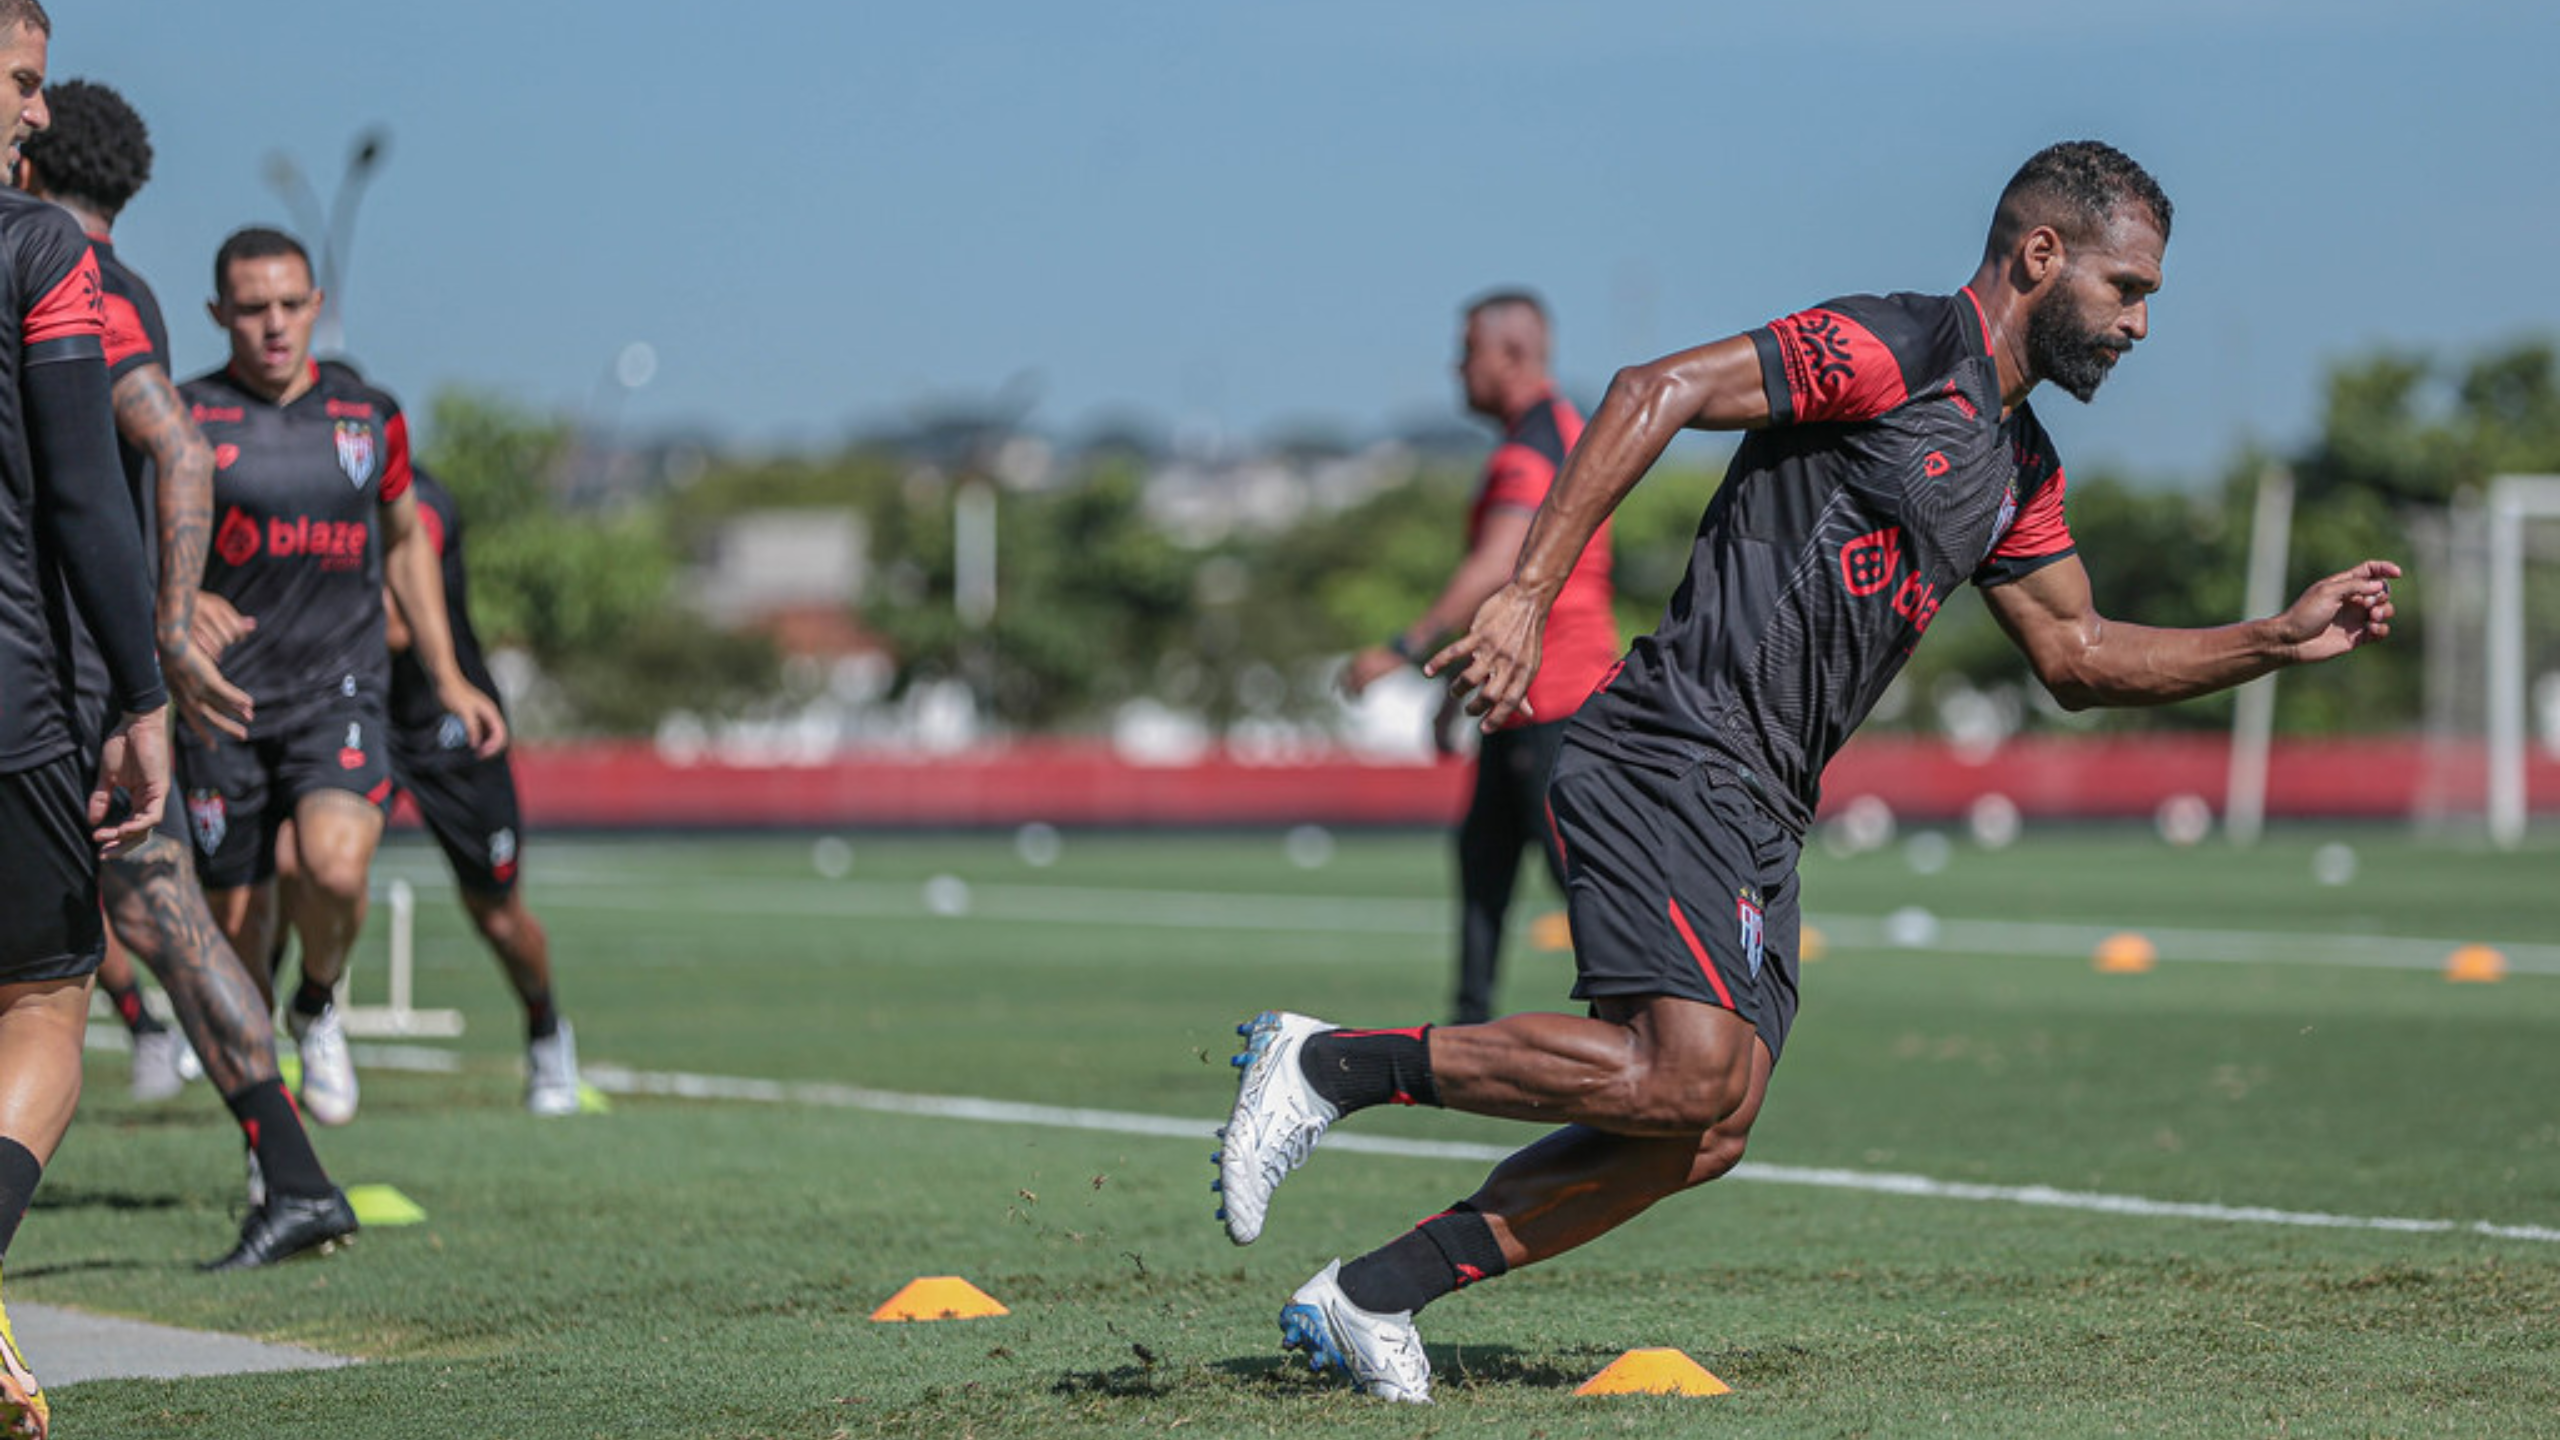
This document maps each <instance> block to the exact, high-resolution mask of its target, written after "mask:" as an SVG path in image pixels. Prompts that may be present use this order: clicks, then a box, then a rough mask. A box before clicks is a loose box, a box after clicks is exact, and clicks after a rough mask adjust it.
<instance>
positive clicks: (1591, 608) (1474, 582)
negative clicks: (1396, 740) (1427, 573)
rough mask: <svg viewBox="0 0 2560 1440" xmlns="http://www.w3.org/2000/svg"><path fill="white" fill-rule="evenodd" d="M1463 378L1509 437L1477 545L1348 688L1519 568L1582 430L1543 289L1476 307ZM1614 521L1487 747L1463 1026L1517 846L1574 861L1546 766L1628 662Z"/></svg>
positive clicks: (1444, 744) (1491, 477)
mask: <svg viewBox="0 0 2560 1440" xmlns="http://www.w3.org/2000/svg"><path fill="white" fill-rule="evenodd" d="M1460 345H1461V349H1460V352H1459V358H1458V383H1459V385H1460V386H1461V387H1462V388H1463V389H1464V390H1465V392H1466V401H1467V408H1468V409H1469V410H1472V411H1474V412H1475V413H1476V414H1478V415H1482V416H1484V417H1485V418H1486V419H1488V420H1491V421H1493V422H1494V423H1495V424H1497V425H1500V426H1501V427H1502V443H1501V445H1500V446H1499V447H1497V448H1496V449H1495V450H1494V452H1493V456H1492V458H1491V459H1489V460H1487V461H1486V462H1485V469H1484V482H1483V484H1482V485H1481V486H1480V487H1479V488H1478V489H1477V491H1476V498H1475V504H1474V507H1473V508H1472V509H1471V510H1470V511H1469V512H1468V514H1467V553H1466V556H1465V558H1464V559H1462V560H1460V561H1459V562H1458V568H1457V571H1456V572H1455V573H1453V574H1452V575H1450V577H1449V579H1448V583H1446V584H1445V585H1443V586H1441V588H1440V594H1439V595H1438V596H1437V597H1436V598H1434V599H1433V600H1432V602H1431V604H1430V606H1429V608H1427V609H1425V610H1424V611H1423V612H1422V614H1421V616H1420V617H1419V618H1417V619H1416V620H1414V622H1413V623H1412V624H1410V625H1407V626H1406V627H1404V628H1403V629H1402V630H1399V631H1397V632H1396V633H1395V634H1394V635H1391V636H1389V637H1388V639H1387V642H1386V643H1385V644H1383V645H1377V646H1372V647H1371V648H1369V649H1367V650H1363V651H1361V652H1360V653H1359V654H1357V655H1354V656H1353V657H1351V665H1350V668H1349V669H1348V670H1346V671H1345V672H1344V673H1343V677H1342V688H1343V690H1344V691H1345V692H1346V693H1348V694H1350V695H1351V696H1352V697H1354V698H1355V699H1356V698H1357V697H1358V696H1359V695H1360V693H1361V692H1362V691H1364V690H1366V689H1368V688H1369V687H1370V686H1371V685H1373V684H1375V683H1377V681H1378V680H1380V679H1381V678H1383V677H1385V676H1387V675H1389V674H1391V673H1393V672H1395V671H1397V670H1400V669H1402V668H1404V667H1405V666H1408V665H1419V664H1421V663H1422V661H1423V660H1424V658H1426V657H1427V656H1429V655H1430V654H1431V652H1432V651H1433V650H1435V649H1437V648H1439V645H1440V642H1441V640H1442V639H1443V638H1445V637H1446V636H1447V635H1448V634H1449V633H1450V632H1451V631H1453V630H1455V629H1457V628H1458V627H1459V626H1461V625H1464V624H1465V623H1466V622H1467V620H1468V618H1469V617H1470V616H1472V615H1474V614H1475V613H1476V607H1477V606H1479V605H1482V604H1483V603H1484V602H1485V601H1486V600H1487V599H1488V598H1490V597H1491V596H1492V594H1493V592H1494V591H1496V590H1499V589H1501V588H1502V586H1503V584H1504V583H1505V582H1506V581H1508V580H1510V578H1511V567H1512V565H1513V564H1514V563H1515V562H1516V561H1518V560H1519V558H1520V542H1521V541H1522V540H1523V539H1525V538H1526V537H1527V536H1528V533H1529V517H1530V516H1531V515H1534V514H1536V513H1537V510H1538V504H1539V502H1540V501H1543V500H1545V499H1546V498H1547V487H1549V486H1550V485H1553V484H1554V483H1555V478H1556V472H1557V471H1558V470H1560V469H1562V468H1563V466H1564V458H1565V454H1566V452H1568V451H1570V450H1572V449H1573V442H1574V441H1575V440H1577V439H1579V438H1580V437H1581V435H1582V416H1581V415H1580V414H1579V413H1577V412H1576V411H1575V410H1574V408H1573V405H1572V402H1570V401H1568V400H1566V399H1565V398H1564V397H1563V396H1561V395H1558V394H1557V393H1556V387H1555V380H1554V378H1553V376H1552V374H1551V372H1550V370H1549V368H1548V350H1549V340H1548V326H1547V311H1546V307H1545V305H1543V304H1541V303H1540V302H1539V300H1538V298H1537V297H1536V296H1535V295H1532V294H1529V293H1528V292H1526V291H1521V290H1505V291H1499V292H1496V293H1494V294H1491V295H1487V296H1484V297H1483V298H1481V299H1479V300H1477V301H1476V302H1475V303H1474V304H1472V305H1470V306H1468V307H1467V311H1466V324H1465V329H1464V330H1463V332H1462V334H1461V340H1460ZM1613 599H1614V595H1613V592H1612V591H1611V589H1610V585H1609V526H1608V522H1607V521H1605V520H1604V521H1602V522H1601V525H1600V528H1599V529H1598V530H1597V531H1595V532H1593V534H1592V537H1591V543H1590V544H1589V545H1588V546H1586V547H1584V549H1583V552H1582V554H1581V556H1580V557H1579V558H1578V559H1577V560H1576V561H1575V562H1574V567H1573V573H1572V574H1571V575H1569V576H1568V577H1566V579H1565V584H1564V591H1563V593H1562V594H1560V595H1559V596H1557V597H1556V605H1555V610H1554V613H1553V615H1552V617H1551V618H1550V619H1549V621H1548V625H1547V664H1546V668H1544V669H1543V670H1541V671H1539V672H1538V678H1537V681H1536V684H1535V686H1534V687H1533V689H1532V691H1531V694H1530V696H1529V700H1528V703H1527V704H1526V705H1524V706H1522V707H1521V710H1520V713H1519V714H1517V715H1515V716H1514V717H1512V719H1511V720H1510V722H1509V723H1507V724H1505V725H1503V726H1502V727H1500V728H1499V729H1494V730H1489V731H1487V732H1486V733H1485V735H1484V737H1483V741H1482V744H1481V746H1480V748H1479V749H1478V751H1477V754H1476V774H1475V791H1474V794H1473V795H1472V796H1471V797H1470V798H1469V799H1468V802H1467V814H1466V818H1465V819H1464V820H1462V821H1460V822H1459V825H1458V993H1457V1001H1456V1005H1455V1007H1454V1009H1455V1018H1456V1021H1457V1023H1458V1024H1461V1025H1475V1024H1481V1023H1482V1022H1484V1021H1486V1020H1489V1019H1491V1018H1493V988H1494V981H1495V978H1496V973H1497V970H1498V968H1499V967H1500V965H1501V962H1502V939H1503V927H1504V923H1505V921H1506V920H1507V919H1508V918H1509V916H1510V913H1511V896H1512V892H1513V890H1514V889H1515V888H1516V887H1517V886H1518V884H1519V880H1520V853H1521V852H1522V851H1523V850H1526V849H1528V848H1529V847H1530V846H1532V845H1535V846H1537V847H1538V849H1539V852H1540V853H1541V854H1543V855H1545V856H1546V860H1547V873H1548V874H1550V875H1552V876H1554V877H1555V882H1556V889H1557V890H1559V891H1561V890H1563V889H1564V857H1563V856H1562V855H1561V854H1559V853H1558V852H1557V850H1556V843H1555V832H1554V828H1553V827H1552V826H1551V825H1549V824H1548V822H1547V804H1546V800H1547V772H1548V771H1549V770H1551V769H1553V768H1554V767H1555V760H1556V747H1557V746H1559V745H1561V744H1562V743H1564V728H1565V725H1566V723H1567V722H1569V721H1570V720H1572V718H1573V712H1574V709H1575V707H1577V706H1579V705H1580V704H1581V703H1582V698H1583V697H1584V696H1585V695H1588V694H1590V693H1591V687H1592V686H1594V685H1596V684H1598V683H1599V682H1600V677H1601V675H1603V674H1604V673H1606V672H1607V670H1608V668H1609V666H1610V664H1611V663H1612V662H1613V661H1615V660H1616V659H1617V658H1618V622H1617V619H1616V617H1615V616H1614V615H1613V614H1612V613H1611V608H1610V607H1611V604H1612V602H1613ZM1459 723H1461V722H1460V717H1459V714H1458V709H1457V700H1456V697H1455V696H1452V697H1450V699H1449V701H1448V702H1447V703H1446V704H1444V705H1443V706H1442V707H1441V712H1440V715H1439V717H1438V718H1437V719H1436V720H1434V721H1433V723H1432V727H1431V728H1432V740H1433V742H1434V743H1435V744H1437V745H1438V746H1439V747H1440V748H1441V750H1442V751H1443V753H1446V752H1447V751H1448V749H1449V748H1450V745H1451V738H1450V732H1451V730H1452V729H1453V728H1454V727H1455V726H1456V725H1457V724H1459Z"/></svg>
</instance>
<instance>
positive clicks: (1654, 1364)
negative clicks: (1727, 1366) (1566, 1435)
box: [1573, 1350, 1733, 1395]
mask: <svg viewBox="0 0 2560 1440" xmlns="http://www.w3.org/2000/svg"><path fill="white" fill-rule="evenodd" d="M1732 1390H1733V1387H1732V1386H1730V1385H1727V1384H1726V1383H1724V1382H1723V1381H1721V1380H1719V1379H1717V1378H1716V1377H1715V1376H1713V1375H1710V1374H1708V1373H1707V1368H1706V1367H1705V1366H1703V1365H1701V1364H1699V1363H1698V1362H1697V1361H1695V1360H1692V1359H1690V1358H1689V1357H1688V1356H1686V1355H1683V1354H1681V1353H1680V1352H1679V1351H1677V1350H1630V1351H1628V1352H1627V1353H1626V1354H1624V1355H1621V1356H1619V1357H1618V1358H1617V1359H1615V1360H1612V1361H1610V1362H1609V1364H1608V1367H1607V1368H1606V1369H1603V1370H1602V1371H1601V1372H1600V1373H1599V1374H1597V1375H1594V1376H1592V1377H1591V1378H1590V1379H1588V1380H1585V1381H1584V1382H1582V1387H1581V1388H1580V1389H1578V1390H1576V1391H1574V1392H1573V1393H1574V1394H1576V1395H1724V1394H1729V1393H1731V1392H1732Z"/></svg>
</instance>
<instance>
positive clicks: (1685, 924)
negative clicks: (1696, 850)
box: [1663, 899, 1741, 1014]
mask: <svg viewBox="0 0 2560 1440" xmlns="http://www.w3.org/2000/svg"><path fill="white" fill-rule="evenodd" d="M1663 905H1664V907H1665V908H1667V909H1668V910H1670V912H1671V927H1672V928H1673V929H1675V930H1677V931H1679V932H1680V941H1681V943H1682V944H1684V945H1687V946H1688V947H1689V954H1690V955H1691V957H1692V958H1694V959H1696V960H1697V962H1698V969H1699V970H1700V971H1701V972H1703V973H1704V974H1705V975H1706V977H1707V983H1708V984H1710V985H1713V986H1714V987H1716V1000H1717V1002H1718V1003H1719V1004H1721V1005H1723V1006H1724V1008H1726V1009H1727V1010H1731V1011H1734V1012H1735V1013H1736V1014H1740V1013H1741V1007H1739V1006H1737V1005H1735V1004H1734V1003H1733V992H1732V991H1730V990H1727V989H1725V988H1724V977H1723V976H1721V975H1719V974H1717V973H1716V962H1714V961H1713V960H1710V959H1708V958H1707V947H1706V946H1704V945H1701V944H1699V943H1698V932H1697V931H1695V930H1692V929H1690V928H1689V917H1688V916H1686V915H1683V914H1681V913H1680V902H1679V901H1678V900H1676V899H1673V900H1666V901H1664V902H1663Z"/></svg>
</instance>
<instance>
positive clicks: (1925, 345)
mask: <svg viewBox="0 0 2560 1440" xmlns="http://www.w3.org/2000/svg"><path fill="white" fill-rule="evenodd" d="M1750 338H1751V341H1752V343H1753V344H1754V345H1755V346H1756V347H1757V348H1758V350H1759V354H1760V369H1761V380H1762V383H1763V385H1764V386H1765V387H1766V389H1767V392H1768V397H1769V409H1770V412H1771V417H1772V423H1771V424H1770V426H1769V427H1768V428H1766V429H1763V430H1755V431H1752V432H1750V433H1749V434H1748V435H1746V436H1745V437H1744V438H1743V440H1742V443H1741V445H1740V447H1739V448H1738V449H1736V451H1735V452H1734V457H1733V463H1732V465H1731V466H1730V467H1729V468H1728V469H1727V470H1726V472H1725V479H1724V484H1723V486H1722V487H1721V488H1719V489H1718V490H1717V492H1716V496H1715V499H1714V500H1713V501H1712V502H1710V503H1709V505H1708V506H1707V512H1706V515H1705V517H1704V518H1703V519H1702V520H1701V521H1700V522H1699V525H1698V534H1697V538H1696V541H1695V542H1694V544H1693V546H1692V548H1691V553H1690V559H1689V571H1688V575H1687V577H1686V578H1685V579H1684V580H1682V582H1681V584H1680V588H1679V590H1678V592H1677V593H1676V594H1674V595H1673V596H1672V598H1671V603H1670V605H1669V607H1668V608H1667V609H1666V610H1665V611H1664V614H1663V619H1662V625H1661V627H1660V628H1659V629H1657V630H1655V631H1654V632H1653V633H1652V634H1651V635H1648V636H1645V637H1644V638H1642V639H1640V640H1638V641H1636V643H1635V646H1634V648H1633V649H1631V650H1630V651H1629V652H1628V654H1627V657H1626V660H1625V662H1624V664H1623V665H1622V666H1621V668H1620V670H1619V673H1617V674H1616V675H1614V676H1613V677H1611V678H1610V679H1609V681H1608V682H1606V684H1604V686H1603V687H1602V689H1601V691H1600V693H1598V694H1596V695H1594V696H1593V697H1592V698H1591V699H1590V701H1588V702H1587V703H1586V704H1584V706H1583V708H1582V711H1581V714H1580V716H1579V718H1578V720H1577V722H1576V725H1575V729H1574V731H1573V739H1574V741H1575V742H1576V743H1579V744H1582V745H1585V746H1587V747H1589V748H1593V749H1597V750H1600V751H1602V752H1604V753H1608V754H1612V755H1615V756H1618V757H1620V758H1622V759H1625V760H1627V761H1630V762H1633V763H1637V764H1645V765H1652V766H1656V767H1661V768H1668V769H1686V768H1688V767H1690V766H1693V765H1705V766H1707V767H1708V768H1709V769H1710V771H1711V773H1716V774H1720V775H1723V776H1727V777H1730V778H1731V779H1733V780H1735V781H1738V782H1739V783H1741V784H1742V785H1744V786H1745V787H1746V788H1748V789H1749V790H1751V791H1752V792H1753V793H1754V794H1756V795H1757V796H1758V797H1759V798H1760V801H1761V803H1762V804H1764V805H1766V806H1767V807H1768V808H1769V810H1770V812H1771V813H1772V814H1774V815H1776V816H1777V817H1778V818H1779V819H1780V820H1782V821H1784V822H1786V823H1787V824H1788V825H1790V826H1791V827H1793V828H1794V829H1795V830H1797V831H1798V832H1799V833H1801V832H1802V831H1803V830H1804V829H1805V828H1806V826H1808V825H1809V824H1810V823H1811V822H1812V819H1813V814H1814V810H1815V807H1816V805H1817V804H1818V802H1819V800H1820V798H1821V780H1822V769H1823V767H1824V766H1825V765H1827V764H1828V763H1830V760H1831V757H1832V756H1833V755H1834V754H1836V753H1837V752H1838V751H1839V749H1840V747H1841V745H1842V744H1843V743H1845V742H1846V741H1847V740H1848V738H1849V735H1850V732H1851V731H1853V730H1855V729H1856V728H1857V727H1858V724H1859V722H1861V721H1863V720H1864V719H1866V717H1867V713H1868V712H1869V711H1870V710H1872V709H1873V708H1874V707H1875V703H1876V701H1877V700H1878V699H1879V698H1880V697H1881V696H1882V695H1883V694H1884V690H1885V686H1886V685H1887V684H1889V683H1890V682H1891V681H1892V679H1893V677H1894V676H1895V674H1897V673H1898V672H1899V671H1900V670H1901V669H1902V666H1903V663H1904V662H1905V661H1906V660H1908V659H1909V658H1910V655H1911V650H1912V647H1913V646H1914V645H1916V644H1918V643H1919V640H1920V636H1921V634H1922V633H1923V632H1925V631H1926V630H1927V629H1928V628H1929V622H1930V621H1931V620H1932V619H1934V618H1935V617H1936V615H1937V613H1938V606H1939V604H1940V603H1941V602H1942V601H1943V600H1944V599H1945V598H1946V597H1947V596H1948V595H1950V594H1952V593H1953V592H1954V590H1955V587H1956V586H1958V585H1960V584H1962V583H1964V582H1965V581H1967V580H1971V581H1972V582H1973V583H1974V584H1976V585H1978V586H1986V587H1987V586H1993V585H2000V584H2005V583H2007V582H2009V581H2012V580H2016V579H2018V578H2020V577H2022V576H2024V575H2027V574H2029V573H2031V572H2033V571H2034V570H2036V569H2038V568H2040V567H2042V566H2044V565H2047V564H2050V563H2052V562H2054V561H2056V560H2060V559H2062V558H2063V557H2064V556H2066V555H2069V554H2071V553H2072V540H2071V531H2070V527H2069V526H2068V525H2067V524H2066V523H2065V522H2064V519H2063V509H2062V496H2063V476H2062V465H2061V462H2060V460H2059V459H2058V458H2056V456H2055V455H2054V450H2053V443H2052V441H2051V439H2050V438H2049V437H2047V436H2046V434H2045V432H2044V427H2043V426H2042V425H2040V424H2038V423H2037V421H2036V417H2035V414H2034V412H2033V411H2031V410H2029V409H2028V408H2027V407H2026V406H2025V405H2020V406H2019V407H2018V408H2017V409H2016V410H2015V411H2012V412H2010V413H2009V414H2007V415H2006V416H2004V415H2003V414H2002V413H2001V407H2000V377H1999V371H1998V367H1997V366H1996V365H1995V363H1994V361H1993V357H1992V352H1991V343H1990V340H1989V339H1988V337H1987V334H1986V331H1985V327H1984V322H1983V317H1982V310H1981V306H1980V305H1979V303H1978V302H1977V301H1976V300H1975V299H1974V296H1973V293H1972V291H1971V290H1970V289H1969V288H1968V289H1966V290H1961V291H1958V292H1957V293H1956V294H1953V295H1887V296H1875V295H1856V296H1849V297H1846V298H1843V299H1838V300H1833V301H1829V302H1827V303H1825V304H1822V305H1818V306H1815V307H1814V308H1812V309H1810V310H1805V311H1801V312H1799V313H1797V314H1794V315H1790V316H1787V317H1785V318H1784V319H1781V320H1777V321H1774V322H1772V323H1771V324H1769V325H1767V326H1764V327H1762V328H1760V329H1758V330H1754V331H1752V332H1750Z"/></svg>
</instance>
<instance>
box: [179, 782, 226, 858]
mask: <svg viewBox="0 0 2560 1440" xmlns="http://www.w3.org/2000/svg"><path fill="white" fill-rule="evenodd" d="M187 828H188V829H189V830H191V831H193V832H194V833H195V837H196V848H197V849H199V850H201V851H203V852H204V853H206V854H207V855H210V854H212V853H213V852H214V851H216V850H219V849H221V848H222V837H223V836H225V835H228V834H230V833H231V812H230V809H229V807H227V806H225V805H224V804H223V803H222V792H221V791H219V790H190V791H188V792H187Z"/></svg>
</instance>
